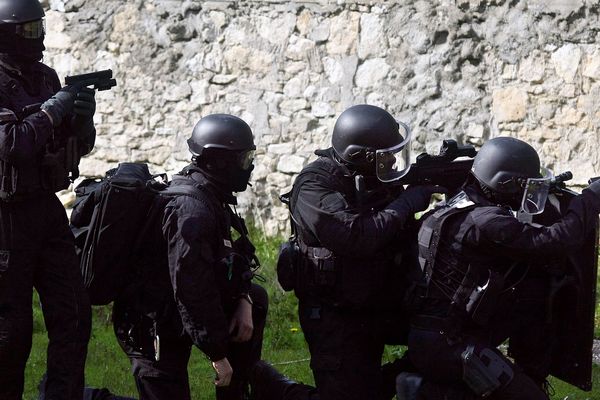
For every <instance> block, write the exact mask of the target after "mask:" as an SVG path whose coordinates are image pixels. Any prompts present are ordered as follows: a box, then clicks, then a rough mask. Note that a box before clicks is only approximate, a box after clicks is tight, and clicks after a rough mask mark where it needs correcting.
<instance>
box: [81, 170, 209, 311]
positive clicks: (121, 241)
mask: <svg viewBox="0 0 600 400" xmlns="http://www.w3.org/2000/svg"><path fill="white" fill-rule="evenodd" d="M75 192H76V196H77V198H76V201H75V204H74V206H73V211H72V214H71V230H72V231H73V234H74V235H75V247H76V251H77V255H78V256H79V260H80V267H81V273H82V275H83V282H84V285H85V287H86V289H87V291H88V294H89V296H90V301H91V303H92V304H93V305H105V304H108V303H110V302H112V301H114V300H115V299H116V298H117V297H118V295H119V294H120V293H121V292H122V291H123V290H124V289H125V288H126V287H127V286H128V284H129V283H131V282H130V281H131V280H132V279H133V277H134V276H135V272H136V271H135V260H136V258H137V256H138V255H139V254H140V253H139V252H140V251H143V248H144V239H145V237H146V232H148V230H149V229H150V228H151V227H152V226H153V224H155V223H156V222H157V221H156V216H157V215H158V214H159V213H158V212H156V211H157V210H156V208H157V205H164V204H166V201H165V202H160V201H157V200H159V199H157V196H162V197H165V198H167V199H166V200H168V197H173V196H190V197H193V198H196V199H198V200H200V201H204V200H203V199H204V196H203V194H202V192H201V189H200V188H199V187H196V186H194V185H191V184H190V185H178V186H176V187H169V186H168V183H167V179H166V175H165V174H160V175H152V174H150V172H149V170H148V165H147V164H143V163H121V164H119V166H118V167H117V168H114V169H111V170H109V171H107V173H106V176H105V177H104V178H102V179H85V180H84V181H82V182H81V183H80V184H79V185H78V186H77V188H76V189H75Z"/></svg>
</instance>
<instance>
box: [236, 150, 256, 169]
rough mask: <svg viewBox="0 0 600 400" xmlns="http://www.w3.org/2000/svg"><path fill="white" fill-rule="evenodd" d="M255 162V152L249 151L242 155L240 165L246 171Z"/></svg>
mask: <svg viewBox="0 0 600 400" xmlns="http://www.w3.org/2000/svg"><path fill="white" fill-rule="evenodd" d="M253 162H254V150H248V151H244V152H242V153H240V155H239V165H240V168H242V169H243V170H244V171H245V170H247V169H248V168H250V167H251V166H252V163H253Z"/></svg>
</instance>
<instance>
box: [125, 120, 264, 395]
mask: <svg viewBox="0 0 600 400" xmlns="http://www.w3.org/2000/svg"><path fill="white" fill-rule="evenodd" d="M188 145H189V149H190V151H191V153H192V154H193V158H192V163H191V164H190V165H189V166H187V167H186V168H185V169H184V170H183V171H182V172H181V173H180V174H179V175H176V176H175V177H174V178H173V180H172V182H171V186H173V187H175V188H181V190H185V188H186V187H187V188H189V187H193V188H195V190H194V191H193V192H192V195H190V196H186V195H180V196H177V197H174V198H173V199H172V200H170V201H169V202H168V203H167V204H166V206H164V204H163V206H162V207H157V209H158V210H159V211H158V214H159V215H158V218H156V220H157V222H158V223H156V224H155V225H156V226H155V227H153V228H152V229H151V232H150V234H149V236H148V239H147V240H146V243H147V244H149V245H148V246H145V247H147V248H148V251H147V254H146V256H145V257H144V259H143V260H141V264H142V265H143V276H142V277H141V278H140V280H141V281H139V282H137V285H134V286H136V287H134V288H133V289H131V290H128V291H127V292H126V293H125V294H124V295H123V296H121V298H120V299H118V300H117V301H116V302H115V308H114V315H113V317H114V322H115V330H116V334H117V337H118V339H119V341H120V342H121V344H122V346H123V348H124V350H125V351H126V353H127V354H128V356H129V358H130V359H131V363H132V370H133V375H134V377H135V381H136V385H137V388H138V391H139V394H140V399H142V400H171V399H178V400H185V399H190V398H191V396H190V388H189V381H188V372H187V364H188V360H189V357H190V351H191V347H192V345H195V346H197V347H198V348H199V349H200V350H202V351H203V352H204V354H206V355H207V357H208V358H209V359H210V360H211V361H212V365H213V368H214V369H215V371H216V373H217V378H216V380H215V385H216V398H217V399H219V400H229V399H235V400H238V399H242V398H243V396H245V393H246V386H247V385H246V383H247V380H248V376H247V375H248V371H249V368H250V365H252V364H253V363H255V362H256V361H257V360H259V359H260V355H261V349H262V338H263V330H264V325H265V318H266V313H267V294H266V292H265V290H264V289H263V288H262V287H260V286H258V285H256V284H253V283H252V282H251V279H252V277H253V268H255V267H256V266H258V261H257V260H256V257H255V256H254V247H253V246H252V244H251V243H250V241H249V239H248V236H247V234H248V232H247V230H246V227H245V225H244V221H243V219H242V218H241V217H240V216H239V215H237V213H235V212H234V211H233V210H232V209H231V206H232V205H233V206H235V204H236V198H235V197H234V195H233V192H242V191H244V190H246V186H247V185H248V181H249V179H250V173H251V172H252V169H253V164H252V161H253V154H254V150H255V145H254V142H253V139H252V131H251V130H250V127H249V126H248V125H247V124H246V123H245V122H244V121H243V120H241V119H240V118H237V117H235V116H232V115H227V114H213V115H208V116H206V117H204V118H202V119H201V120H200V121H199V122H198V123H197V124H196V126H195V127H194V130H193V132H192V136H191V138H190V139H189V140H188Z"/></svg>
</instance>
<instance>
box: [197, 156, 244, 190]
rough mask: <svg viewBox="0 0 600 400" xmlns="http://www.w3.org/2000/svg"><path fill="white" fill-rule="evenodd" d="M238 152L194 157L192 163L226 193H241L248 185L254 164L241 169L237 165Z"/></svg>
mask: <svg viewBox="0 0 600 400" xmlns="http://www.w3.org/2000/svg"><path fill="white" fill-rule="evenodd" d="M239 156H240V152H233V151H221V152H218V155H216V154H214V155H212V156H208V157H194V159H193V162H194V164H196V165H197V166H198V168H200V170H202V172H203V173H204V175H206V176H207V178H209V179H210V180H211V181H213V183H214V184H215V185H217V186H219V187H220V188H221V189H223V190H224V191H226V192H230V193H232V192H243V191H244V190H246V188H247V187H248V185H249V182H250V175H251V174H252V171H253V170H254V164H251V165H250V166H249V167H248V168H246V169H243V168H241V166H240V165H239V162H238V159H239Z"/></svg>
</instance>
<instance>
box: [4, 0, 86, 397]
mask: <svg viewBox="0 0 600 400" xmlns="http://www.w3.org/2000/svg"><path fill="white" fill-rule="evenodd" d="M43 17H44V11H43V9H42V7H41V6H40V3H39V2H38V1H37V0H0V371H2V373H0V398H2V399H6V400H10V399H21V396H22V393H23V384H24V382H23V372H24V370H25V364H26V362H27V357H28V356H29V351H30V349H31V335H32V304H31V299H32V288H33V287H35V288H36V290H37V291H38V293H39V295H40V299H41V303H42V310H43V313H44V320H45V323H46V328H47V329H48V337H49V339H50V342H49V344H48V361H47V368H48V379H47V383H46V388H45V389H46V390H45V391H46V396H47V399H52V400H54V399H69V400H71V399H81V397H82V395H83V380H84V379H83V372H84V364H85V358H86V352H87V342H88V340H89V334H90V325H91V313H90V306H89V301H88V299H87V296H86V294H85V291H84V289H83V284H82V280H81V275H80V272H79V266H78V262H77V259H76V256H75V248H74V244H73V236H72V234H71V231H70V229H69V225H68V221H67V216H66V214H65V210H64V208H63V206H62V204H61V203H60V201H59V200H58V198H57V197H56V195H55V194H54V193H55V192H57V191H59V190H61V189H66V188H67V187H68V185H69V178H74V177H75V176H76V175H77V164H78V162H79V158H80V157H81V156H82V155H84V154H86V153H88V152H89V151H90V150H91V149H92V147H93V144H94V139H95V130H94V125H93V121H92V116H93V114H94V111H95V101H94V96H93V91H91V92H90V91H88V90H85V89H83V90H80V89H78V88H72V87H65V88H62V89H61V87H60V83H59V80H58V77H57V75H56V73H55V72H54V70H53V69H51V68H49V67H47V66H46V65H44V64H42V63H40V60H41V59H42V52H43V50H44V44H43V41H44V24H43Z"/></svg>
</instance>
